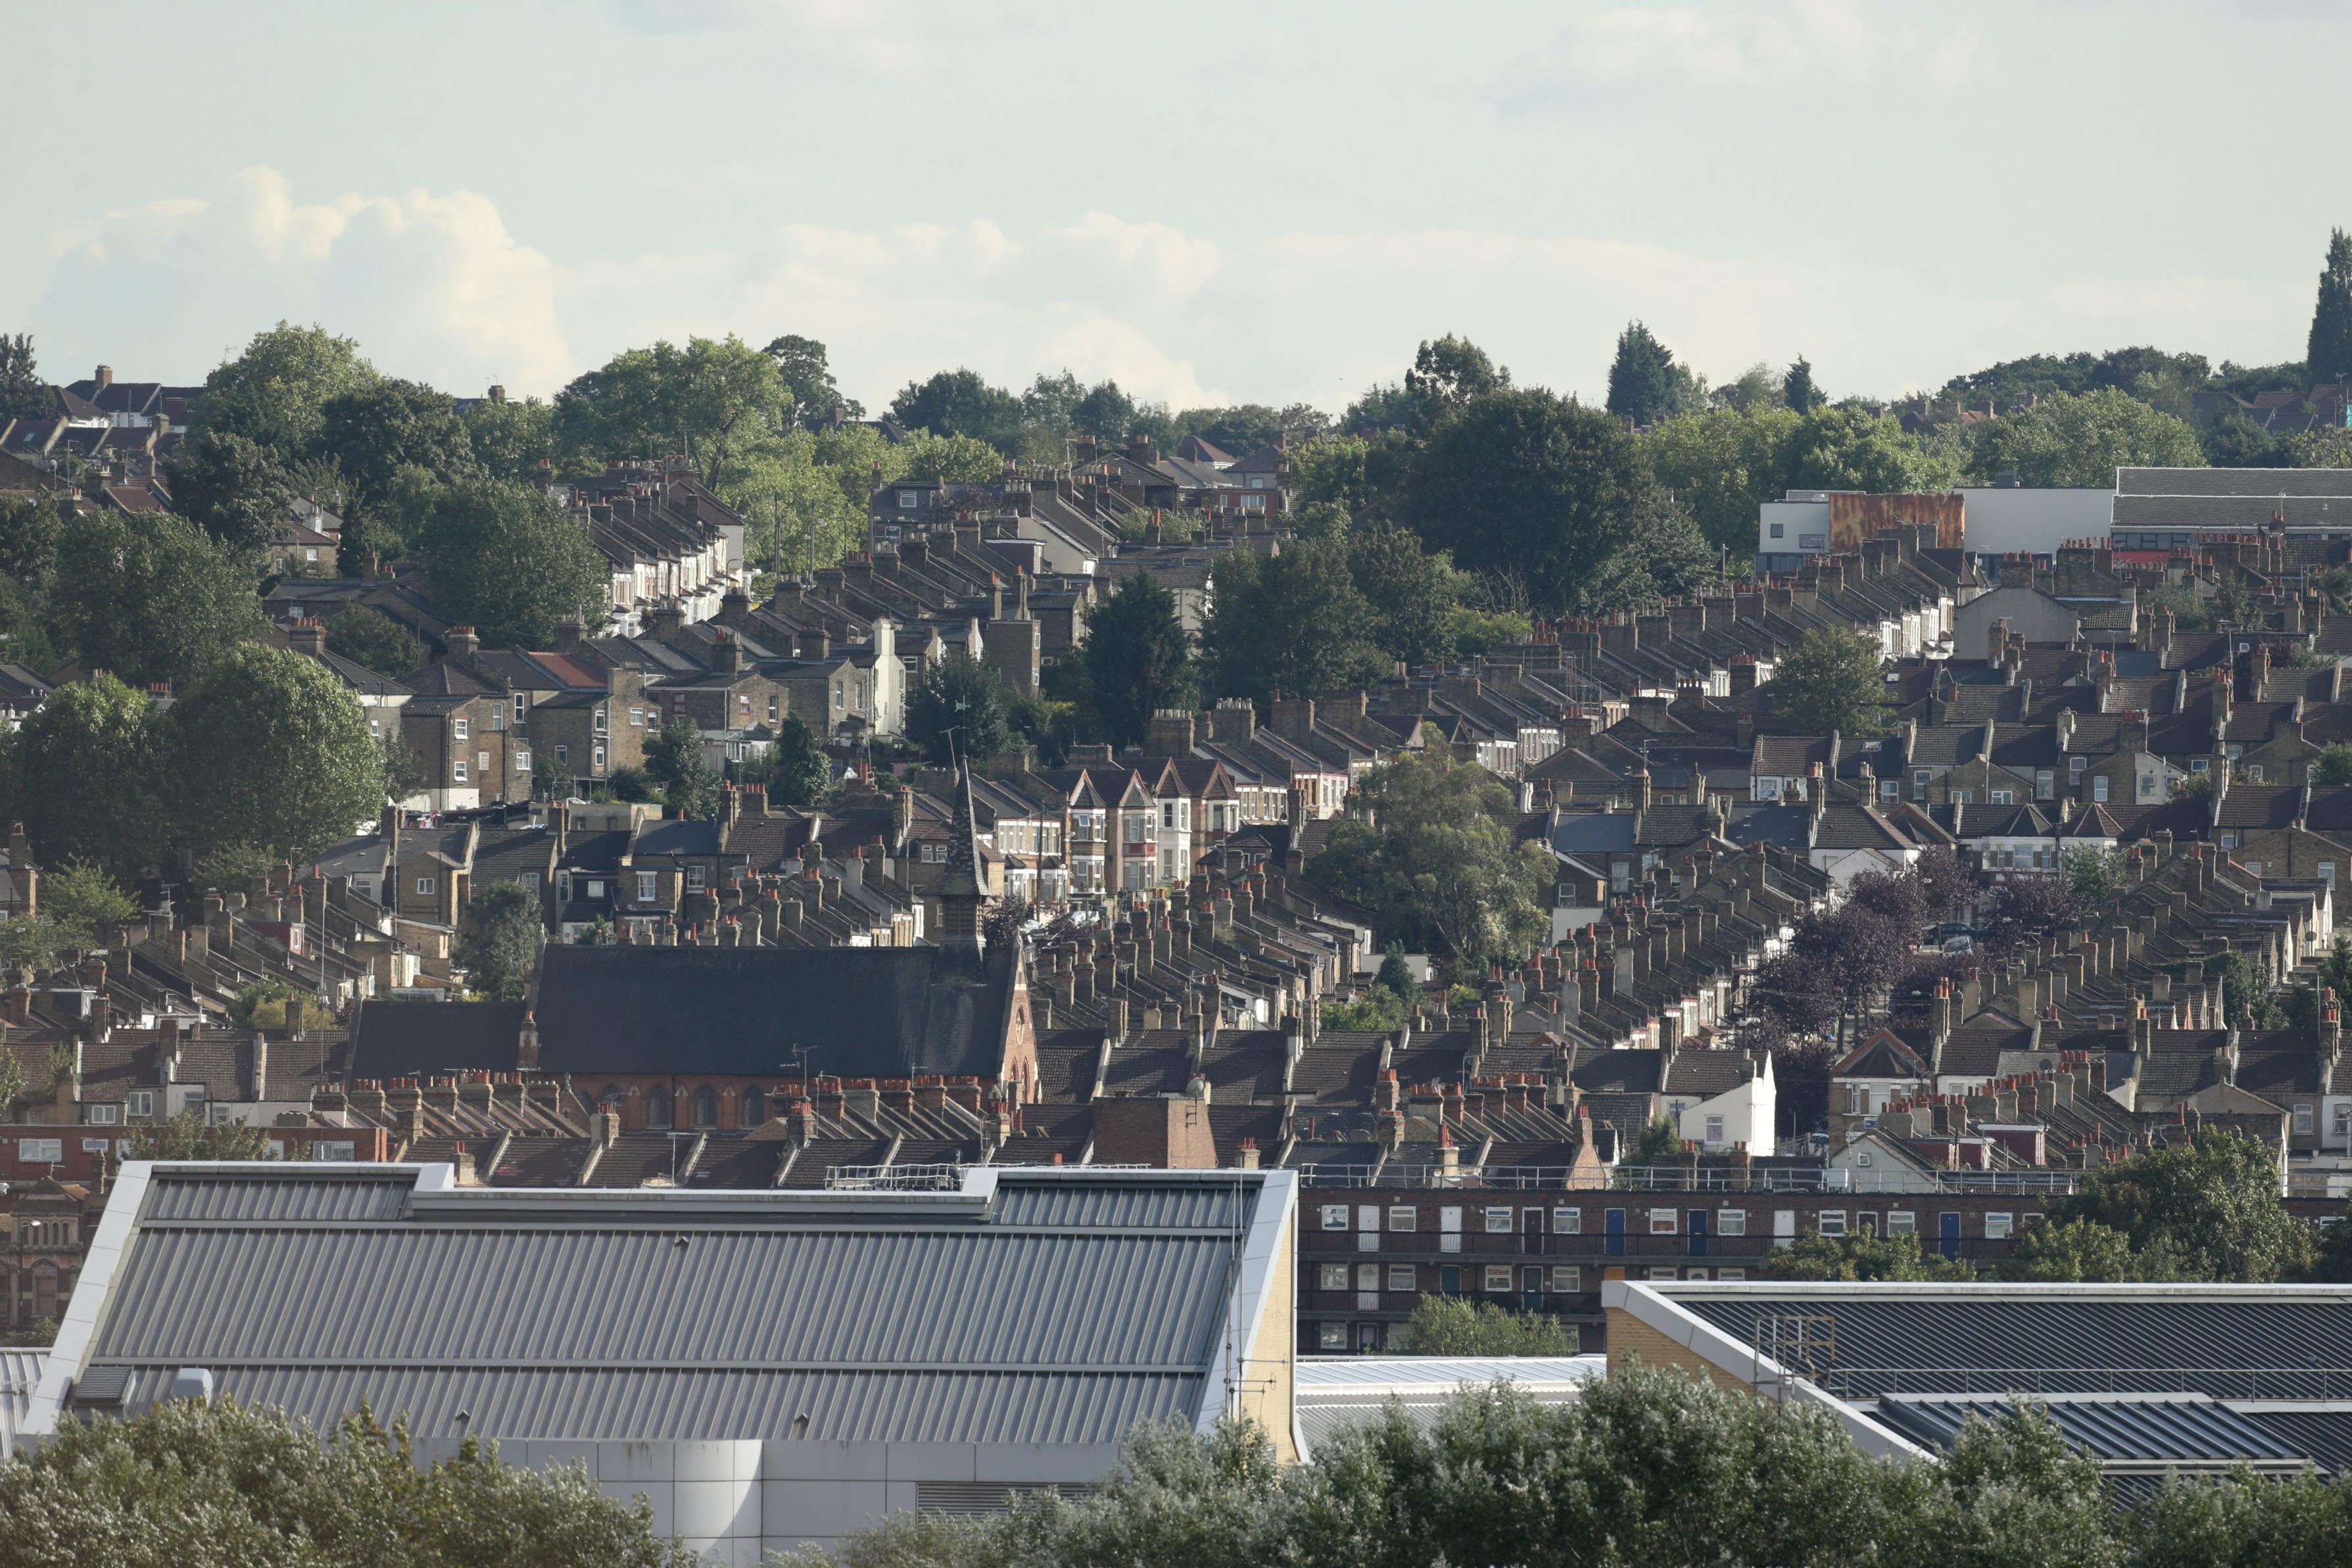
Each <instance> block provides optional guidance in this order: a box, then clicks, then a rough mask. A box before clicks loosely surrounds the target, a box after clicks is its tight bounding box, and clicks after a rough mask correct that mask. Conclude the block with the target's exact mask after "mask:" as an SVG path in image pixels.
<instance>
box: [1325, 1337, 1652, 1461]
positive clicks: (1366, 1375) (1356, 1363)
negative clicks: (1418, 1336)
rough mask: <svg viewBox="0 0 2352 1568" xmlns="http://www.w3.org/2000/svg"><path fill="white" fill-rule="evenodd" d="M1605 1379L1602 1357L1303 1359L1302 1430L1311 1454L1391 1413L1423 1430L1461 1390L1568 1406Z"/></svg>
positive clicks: (1605, 1359) (1605, 1363)
mask: <svg viewBox="0 0 2352 1568" xmlns="http://www.w3.org/2000/svg"><path fill="white" fill-rule="evenodd" d="M1607 1375H1609V1358H1608V1357H1607V1356H1605V1355H1491V1356H1436V1355H1432V1356H1421V1355H1351V1356H1333V1357H1321V1356H1306V1357H1301V1358H1300V1360H1299V1363H1298V1371H1297V1406H1298V1429H1299V1433H1300V1435H1301V1436H1302V1437H1304V1438H1305V1439H1306V1442H1307V1449H1308V1451H1309V1452H1310V1453H1311V1452H1312V1451H1313V1450H1314V1449H1315V1448H1318V1447H1319V1446H1321V1445H1322V1444H1324V1443H1326V1442H1328V1441H1330V1440H1331V1439H1332V1438H1333V1437H1338V1436H1339V1434H1341V1433H1343V1432H1349V1431H1354V1430H1358V1429H1360V1428H1361V1427H1369V1426H1371V1425H1373V1424H1375V1423H1377V1422H1379V1421H1381V1420H1383V1419H1385V1418H1386V1416H1387V1415H1388V1412H1389V1411H1390V1410H1391V1409H1396V1410H1401V1411H1402V1412H1403V1414H1404V1416H1405V1418H1406V1419H1407V1420H1409V1421H1411V1422H1412V1424H1413V1425H1414V1426H1416V1427H1421V1428H1422V1429H1423V1430H1424V1431H1426V1430H1428V1429H1429V1428H1430V1427H1433V1426H1434V1425H1435V1424H1436V1421H1437V1416H1438V1414H1439V1412H1440V1411H1442V1410H1444V1408H1445V1405H1446V1401H1447V1400H1449V1399H1450V1398H1452V1397H1453V1396H1454V1394H1456V1393H1457V1392H1459V1391H1460V1390H1462V1389H1464V1388H1483V1387H1485V1386H1486V1385H1490V1384H1494V1383H1498V1382H1499V1383H1507V1384H1509V1385H1511V1386H1512V1387H1513V1388H1514V1389H1515V1390H1517V1392H1518V1393H1520V1394H1523V1395H1526V1396H1528V1397H1529V1398H1531V1399H1533V1400H1534V1401H1535V1402H1536V1403H1537V1404H1538V1405H1565V1404H1567V1403H1569V1402H1570V1401H1571V1400H1573V1399H1575V1398H1577V1397H1578V1396H1580V1395H1581V1394H1582V1392H1583V1389H1584V1385H1585V1384H1586V1383H1587V1382H1588V1381H1590V1380H1591V1379H1593V1378H1598V1377H1606V1376H1607Z"/></svg>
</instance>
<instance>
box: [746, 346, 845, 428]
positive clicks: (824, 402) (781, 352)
mask: <svg viewBox="0 0 2352 1568" xmlns="http://www.w3.org/2000/svg"><path fill="white" fill-rule="evenodd" d="M760 352H761V353H763V354H765V355H767V356H768V358H770V359H771V360H773V361H775V362H776V374H777V376H778V377H780V378H781V379H782V382H783V383H784V407H783V417H784V419H785V421H786V422H787V423H793V424H805V423H810V422H811V421H813V420H821V419H824V418H825V417H826V416H827V415H829V414H830V413H832V412H833V411H834V409H835V406H836V405H837V406H839V407H840V408H841V410H842V412H843V413H846V414H847V415H848V416H849V417H850V418H852V419H862V418H864V417H865V414H866V410H865V409H864V408H862V407H860V406H859V405H858V402H857V400H856V398H848V397H844V396H842V395H841V388H840V387H838V386H837V385H835V383H834V379H833V368H832V366H830V365H829V364H827V363H826V362H825V347H824V344H823V343H820V342H818V341H817V340H815V339H814V338H803V337H801V336H800V335H798V334H797V333H793V332H787V333H785V334H784V335H783V336H782V337H781V338H777V339H774V340H772V341H770V343H769V344H768V346H767V347H766V348H764V349H762V350H760Z"/></svg>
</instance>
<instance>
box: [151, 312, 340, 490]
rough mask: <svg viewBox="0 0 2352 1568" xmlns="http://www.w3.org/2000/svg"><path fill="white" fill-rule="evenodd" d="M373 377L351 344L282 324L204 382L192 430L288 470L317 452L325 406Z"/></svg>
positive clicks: (320, 329) (322, 331) (314, 328)
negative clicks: (229, 440) (242, 444)
mask: <svg viewBox="0 0 2352 1568" xmlns="http://www.w3.org/2000/svg"><path fill="white" fill-rule="evenodd" d="M375 373H376V372H375V367H374V366H373V365H371V364H369V363H368V362H367V361H365V360H362V359H361V358H360V352H359V345H358V344H357V343H355V342H353V341H352V340H351V339H349V338H338V337H336V336H334V335H333V334H332V333H331V332H329V331H328V330H327V329H325V328H323V327H317V326H311V327H297V326H294V325H293V324H291V323H290V322H286V321H280V322H278V325H277V326H275V327H273V328H270V329H268V331H264V332H257V333H255V334H254V337H253V341H252V342H250V343H247V345H246V347H245V352H243V353H242V354H239V355H238V356H237V357H236V359H234V360H231V361H227V362H226V364H223V365H221V366H220V367H219V368H218V369H216V370H215V371H213V373H212V374H211V375H209V376H207V377H205V391H204V395H203V396H202V397H200V398H198V399H197V400H196V406H195V410H194V416H193V418H194V425H195V428H196V429H197V430H199V431H205V430H210V431H217V432H220V433H222V434H234V435H242V436H244V437H246V438H247V440H249V441H252V442H255V443H257V444H259V445H261V446H264V447H266V448H268V451H269V452H270V454H271V455H273V456H275V457H276V458H277V459H278V461H279V462H280V463H291V462H293V461H294V460H295V459H296V458H298V457H301V456H304V455H308V454H309V453H310V451H311V450H312V448H313V447H314V446H315V445H316V444H317V443H318V439H319V432H320V426H321V424H322V423H323V421H324V411H325V409H326V406H327V403H328V402H330V401H331V400H332V399H333V398H335V397H338V396H340V395H341V394H342V393H344V392H350V391H352V389H353V388H355V387H358V386H360V385H362V383H364V382H370V381H373V380H374V379H375Z"/></svg>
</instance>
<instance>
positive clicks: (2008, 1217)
mask: <svg viewBox="0 0 2352 1568" xmlns="http://www.w3.org/2000/svg"><path fill="white" fill-rule="evenodd" d="M2015 1228H2017V1217H2016V1216H2015V1215H2013V1214H1988V1215H1986V1216H1985V1239H1986V1240H1988V1241H2000V1240H2004V1239H2007V1238H2008V1236H2009V1234H2010V1232H2011V1231H2012V1230H2014V1229H2015Z"/></svg>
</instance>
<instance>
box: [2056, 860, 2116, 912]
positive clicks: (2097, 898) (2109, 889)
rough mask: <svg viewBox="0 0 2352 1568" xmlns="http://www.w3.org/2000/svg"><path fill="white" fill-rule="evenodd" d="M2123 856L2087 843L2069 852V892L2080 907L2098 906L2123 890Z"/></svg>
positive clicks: (2075, 903) (2067, 867)
mask: <svg viewBox="0 0 2352 1568" xmlns="http://www.w3.org/2000/svg"><path fill="white" fill-rule="evenodd" d="M2123 885H2124V857H2123V855H2122V854H2121V853H2120V852H2117V851H2115V850H2109V849H2101V848H2100V847H2098V846H2097V845H2096V844H2085V845H2084V846H2083V847H2082V848H2080V849H2073V850H2068V851H2067V852H2066V892H2067V894H2068V896H2070V897H2072V898H2073V899H2074V906H2075V907H2076V908H2077V909H2096V908H2099V907H2100V906H2101V905H2102V904H2105V903H2106V902H2107V900H2109V899H2110V898H2113V897H2114V896H2115V895H2116V894H2118V893H2120V892H2121V891H2123Z"/></svg>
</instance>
